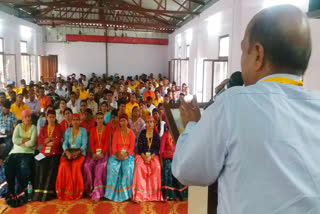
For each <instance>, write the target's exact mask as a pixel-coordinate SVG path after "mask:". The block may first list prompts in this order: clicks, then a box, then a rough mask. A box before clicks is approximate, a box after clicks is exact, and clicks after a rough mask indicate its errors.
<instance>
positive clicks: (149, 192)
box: [132, 116, 163, 202]
mask: <svg viewBox="0 0 320 214" xmlns="http://www.w3.org/2000/svg"><path fill="white" fill-rule="evenodd" d="M154 124H155V122H154V118H153V117H151V116H149V117H147V120H146V129H145V130H143V131H141V133H140V135H139V139H138V153H137V155H136V159H135V170H134V176H133V185H132V186H133V197H132V200H133V201H137V202H142V201H162V200H163V197H162V191H161V165H160V158H159V155H160V154H159V153H160V137H159V134H158V133H157V132H156V131H155V130H154Z"/></svg>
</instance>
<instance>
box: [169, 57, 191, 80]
mask: <svg viewBox="0 0 320 214" xmlns="http://www.w3.org/2000/svg"><path fill="white" fill-rule="evenodd" d="M188 72H189V60H188V59H173V60H171V63H170V73H169V76H170V81H175V82H176V83H177V85H178V86H181V85H182V83H188Z"/></svg>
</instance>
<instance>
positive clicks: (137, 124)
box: [129, 106, 146, 152]
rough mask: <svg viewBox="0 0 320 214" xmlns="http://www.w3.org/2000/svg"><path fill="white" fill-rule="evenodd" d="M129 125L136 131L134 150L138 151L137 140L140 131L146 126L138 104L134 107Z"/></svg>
mask: <svg viewBox="0 0 320 214" xmlns="http://www.w3.org/2000/svg"><path fill="white" fill-rule="evenodd" d="M129 125H130V128H131V130H132V131H133V132H134V135H135V136H136V144H135V147H134V151H135V152H137V147H138V146H137V145H138V144H137V142H138V137H139V134H140V132H141V131H142V130H143V129H144V127H145V125H146V124H145V122H144V120H142V118H141V116H140V110H139V107H138V106H135V107H133V109H132V118H131V119H129Z"/></svg>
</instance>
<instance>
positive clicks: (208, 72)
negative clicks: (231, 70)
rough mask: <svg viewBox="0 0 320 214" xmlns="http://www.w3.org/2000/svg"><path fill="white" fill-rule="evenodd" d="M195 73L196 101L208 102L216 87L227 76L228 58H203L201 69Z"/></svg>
mask: <svg viewBox="0 0 320 214" xmlns="http://www.w3.org/2000/svg"><path fill="white" fill-rule="evenodd" d="M197 73H198V74H197V78H198V79H197V98H198V102H208V101H209V100H210V99H211V98H212V97H213V96H214V95H215V94H216V91H215V89H216V87H217V86H218V85H219V84H220V83H221V82H222V81H223V80H225V79H226V78H227V74H228V60H226V59H223V60H213V59H204V60H203V68H202V71H201V70H198V72H197Z"/></svg>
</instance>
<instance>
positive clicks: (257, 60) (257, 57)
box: [251, 42, 265, 71]
mask: <svg viewBox="0 0 320 214" xmlns="http://www.w3.org/2000/svg"><path fill="white" fill-rule="evenodd" d="M251 51H252V54H253V56H254V68H255V70H256V71H259V70H261V68H262V67H263V66H264V64H265V62H264V47H263V46H262V44H261V43H259V42H256V43H255V44H254V45H253V47H252V49H251Z"/></svg>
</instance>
